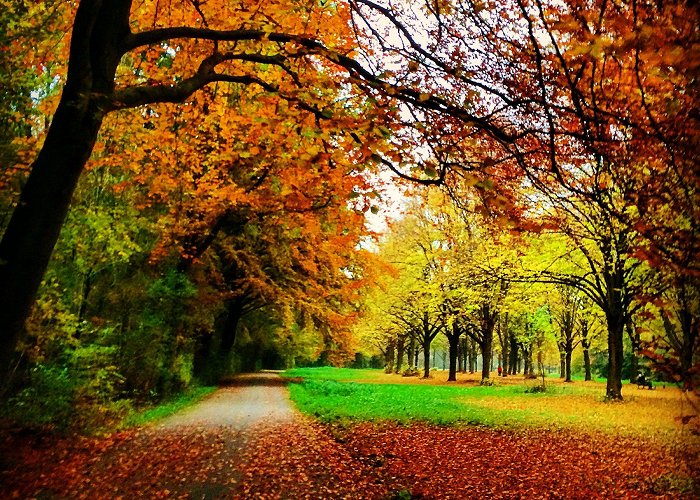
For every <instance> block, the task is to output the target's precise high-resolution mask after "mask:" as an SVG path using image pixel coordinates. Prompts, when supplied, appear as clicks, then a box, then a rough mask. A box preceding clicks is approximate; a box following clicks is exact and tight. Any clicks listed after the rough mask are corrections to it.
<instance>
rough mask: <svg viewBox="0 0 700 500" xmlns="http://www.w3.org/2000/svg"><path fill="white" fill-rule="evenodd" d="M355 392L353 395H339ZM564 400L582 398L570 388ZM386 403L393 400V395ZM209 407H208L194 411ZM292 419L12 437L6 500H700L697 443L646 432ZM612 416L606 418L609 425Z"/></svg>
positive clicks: (8, 437)
mask: <svg viewBox="0 0 700 500" xmlns="http://www.w3.org/2000/svg"><path fill="white" fill-rule="evenodd" d="M312 373H313V374H316V375H318V373H322V372H312ZM336 375H338V376H339V373H335V372H334V373H333V376H336ZM295 380H298V379H295ZM313 385H317V386H319V387H322V388H323V387H325V388H326V389H328V388H329V387H330V388H331V389H329V391H330V392H331V394H332V396H333V397H334V398H335V397H336V396H338V395H339V394H340V393H342V391H343V390H345V391H347V392H346V393H345V395H344V396H343V397H344V398H345V401H346V406H349V407H352V406H359V403H357V401H355V399H354V398H355V397H356V396H357V394H358V393H359V394H360V395H362V394H363V392H362V391H366V392H365V393H364V396H363V397H367V395H368V394H371V391H370V390H389V389H391V390H395V391H396V390H398V391H399V392H401V391H411V390H414V391H416V390H417V391H426V393H427V394H430V395H432V397H434V398H435V399H434V405H433V407H432V408H433V411H438V410H436V408H438V407H439V406H440V404H439V396H445V395H448V394H450V392H449V391H456V392H455V393H454V394H452V396H451V398H452V399H451V400H450V402H448V408H449V406H450V405H451V404H454V405H455V407H454V408H453V409H451V410H449V411H457V410H456V408H459V405H463V404H464V399H465V396H464V394H465V393H466V394H467V396H466V398H467V399H469V400H470V401H471V402H470V404H476V403H475V402H477V401H481V402H482V403H484V402H487V403H488V402H491V403H492V404H498V405H501V404H505V403H508V402H510V403H512V405H515V406H517V405H520V404H526V403H522V402H519V401H518V400H517V398H518V397H522V398H526V399H527V398H529V397H530V396H533V398H530V399H527V401H529V402H532V401H539V402H540V403H542V402H546V401H551V402H552V403H551V404H552V405H555V406H556V404H559V403H557V402H561V401H566V399H565V398H570V397H579V398H587V397H589V396H587V395H586V391H588V390H589V389H587V388H583V389H581V391H580V394H575V395H572V394H567V393H564V392H560V393H556V392H554V393H552V394H549V393H545V394H526V393H525V392H524V389H525V387H524V386H522V387H518V386H517V385H516V384H504V385H496V386H493V387H479V386H477V385H476V384H472V385H471V386H469V385H468V384H462V386H458V387H440V386H439V385H430V384H426V385H422V386H421V385H420V383H419V382H416V383H414V384H413V385H412V384H409V383H407V382H406V383H402V384H394V385H388V384H378V383H376V380H375V382H372V383H358V382H352V383H350V382H348V383H341V382H338V381H337V380H336V381H328V380H325V381H324V380H318V379H317V380H308V381H307V382H305V383H300V382H295V383H293V384H292V385H291V387H292V391H294V390H295V389H299V388H304V387H309V386H313ZM343 386H344V387H345V389H341V387H343ZM263 387H264V389H265V391H266V392H264V393H263V392H260V393H256V394H258V395H257V396H255V397H254V398H253V399H255V398H262V399H265V398H266V397H264V396H262V394H268V396H270V394H271V391H272V392H275V394H279V395H280V397H282V398H284V395H285V394H286V390H285V388H284V387H283V386H281V385H279V384H278V385H277V386H271V385H268V386H261V388H263ZM348 387H349V388H350V389H347V388H348ZM358 388H359V389H358ZM471 389H473V392H471V393H470V392H469V391H470V390H471ZM565 390H566V391H572V390H573V389H570V388H569V387H566V389H561V391H565ZM577 390H578V389H577ZM441 391H442V392H441ZM660 391H661V390H659V393H660ZM647 392H649V391H646V392H645V394H646V393H647ZM408 393H409V392H407V394H408ZM227 394H228V399H226V400H225V401H223V400H222V401H221V403H222V404H221V405H219V407H220V408H221V409H222V411H225V412H229V411H231V409H232V408H234V407H236V405H238V404H239V403H240V400H241V399H242V398H241V396H240V392H239V391H238V390H237V389H234V390H231V391H226V390H222V391H219V392H217V394H216V396H215V397H217V398H224V397H227V396H226V395H227ZM477 394H479V396H478V397H477V396H476V395H477ZM649 394H653V392H649ZM381 396H382V397H384V398H385V399H386V394H385V393H381ZM358 397H359V396H358ZM382 397H375V398H374V400H373V401H374V404H375V406H382V405H383V401H382ZM406 397H407V396H406ZM590 397H597V396H590ZM262 399H260V400H262ZM268 399H269V397H268ZM628 399H632V398H631V397H630V398H628ZM659 399H660V400H661V399H663V398H659ZM206 401H210V399H207V400H206ZM256 401H257V399H256ZM426 401H427V400H424V401H423V403H425V402H426ZM586 401H588V400H586ZM392 404H393V403H392ZM528 404H529V403H528ZM601 404H602V403H601ZM627 404H628V403H623V404H614V405H608V408H610V409H611V410H610V411H613V412H614V411H615V410H620V409H622V408H624V407H625V406H626V405H627ZM629 404H630V405H632V404H636V403H633V402H630V403H629ZM203 405H204V402H203V403H202V404H200V405H197V406H196V407H197V408H199V407H201V406H203ZM389 406H390V405H389ZM414 406H415V408H417V407H418V406H420V405H418V404H415V405H414ZM533 408H534V405H533ZM397 411H398V410H397ZM406 411H418V410H417V409H414V410H409V409H407V410H406ZM504 411H505V412H507V411H510V410H509V409H508V408H506V409H505V410H504V409H503V408H502V407H501V406H498V408H496V409H490V410H488V411H485V412H484V413H486V414H491V415H497V414H498V412H504ZM551 411H553V410H551ZM489 412H491V413H489ZM474 413H475V414H476V413H477V409H476V408H475V409H474ZM446 414H447V413H446ZM292 417H293V418H291V419H289V418H285V419H282V420H279V421H275V419H274V418H272V417H271V416H270V414H261V415H260V417H259V418H260V420H259V423H258V424H255V425H252V426H251V427H249V428H246V429H245V430H243V429H237V428H235V427H233V426H221V425H211V424H210V425H206V426H196V425H192V426H184V427H180V428H178V429H172V428H168V427H167V426H163V425H159V426H146V427H145V428H142V429H130V430H128V431H123V432H120V433H117V434H113V435H111V436H108V437H103V438H79V437H58V436H56V435H49V434H37V433H34V432H23V431H17V432H12V433H4V434H2V435H0V436H1V437H2V439H0V498H13V497H16V498H97V497H99V498H120V497H121V498H135V497H149V498H263V499H267V498H275V499H276V498H367V499H396V498H406V499H408V498H487V497H488V498H618V497H621V498H632V497H633V498H652V497H657V496H664V497H666V498H669V497H671V498H697V497H698V495H700V490H699V489H698V484H700V483H699V482H698V479H699V478H698V474H699V472H700V467H698V465H700V461H699V460H698V448H697V446H691V445H690V443H688V442H686V443H684V445H682V446H679V445H674V444H673V443H670V442H665V443H661V442H658V441H653V440H649V439H647V438H645V437H643V436H642V435H641V434H621V433H611V432H608V431H604V430H595V429H594V428H591V427H589V426H587V424H586V423H585V422H583V423H582V422H579V424H578V425H576V426H570V427H565V426H558V427H556V426H554V427H553V426H549V427H547V426H543V425H530V424H529V423H528V422H524V423H521V424H518V425H512V424H511V425H508V426H498V425H492V423H491V422H490V421H488V420H487V421H485V425H460V424H459V422H457V423H454V422H453V423H452V424H451V425H434V424H432V423H428V419H427V418H420V419H419V418H415V419H413V420H406V421H404V422H394V421H391V420H387V419H385V418H379V419H374V420H373V421H369V422H367V421H364V422H363V421H360V419H359V418H357V417H353V418H352V419H349V418H348V419H346V420H344V421H343V422H342V424H343V425H341V424H339V423H338V420H339V419H336V420H335V423H328V422H326V423H324V422H319V420H318V419H317V418H313V417H309V416H304V415H302V414H300V413H298V412H292ZM493 418H496V417H493ZM601 418H607V417H605V416H604V415H601ZM349 422H352V423H351V424H349Z"/></svg>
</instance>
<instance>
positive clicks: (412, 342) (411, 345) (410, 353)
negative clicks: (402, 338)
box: [406, 335, 416, 368]
mask: <svg viewBox="0 0 700 500" xmlns="http://www.w3.org/2000/svg"><path fill="white" fill-rule="evenodd" d="M415 352H416V339H415V338H414V336H413V335H411V336H410V337H409V339H408V350H407V352H406V360H407V361H408V367H409V368H413V367H414V366H416V365H415V364H414V361H413V360H414V356H415Z"/></svg>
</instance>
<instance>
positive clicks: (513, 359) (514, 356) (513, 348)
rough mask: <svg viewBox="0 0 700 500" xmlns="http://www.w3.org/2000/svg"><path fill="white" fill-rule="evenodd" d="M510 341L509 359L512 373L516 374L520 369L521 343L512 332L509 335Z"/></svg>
mask: <svg viewBox="0 0 700 500" xmlns="http://www.w3.org/2000/svg"><path fill="white" fill-rule="evenodd" d="M508 343H509V344H510V353H509V354H510V356H509V357H510V359H509V367H508V369H509V371H510V374H511V375H516V374H517V373H518V372H519V371H520V370H519V369H518V355H519V352H518V351H519V347H520V346H519V345H518V341H517V340H516V339H515V335H513V334H512V333H511V334H510V335H509V338H508Z"/></svg>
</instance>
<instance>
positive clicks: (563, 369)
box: [557, 342, 566, 378]
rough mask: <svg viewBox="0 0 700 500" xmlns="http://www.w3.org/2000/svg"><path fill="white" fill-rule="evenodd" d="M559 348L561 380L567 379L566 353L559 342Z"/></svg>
mask: <svg viewBox="0 0 700 500" xmlns="http://www.w3.org/2000/svg"><path fill="white" fill-rule="evenodd" d="M557 347H558V348H559V378H565V377H566V351H565V350H564V347H563V346H562V345H561V342H557Z"/></svg>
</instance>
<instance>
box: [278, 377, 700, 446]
mask: <svg viewBox="0 0 700 500" xmlns="http://www.w3.org/2000/svg"><path fill="white" fill-rule="evenodd" d="M285 376H287V377H293V378H295V379H297V380H298V379H302V381H300V382H297V383H293V384H291V385H290V392H291V397H292V399H293V400H294V402H295V403H296V404H297V406H298V407H299V409H300V410H301V411H302V412H304V413H307V414H310V415H313V416H315V417H317V418H319V419H320V420H322V421H326V422H337V421H340V422H343V421H380V420H392V421H396V422H401V423H409V422H412V421H425V422H429V423H434V424H443V425H461V424H471V425H486V426H489V427H496V428H515V429H517V428H519V427H520V428H522V427H547V428H576V429H582V430H588V431H602V432H610V433H615V434H622V435H630V436H640V437H646V438H651V439H657V438H658V439H661V440H663V441H678V440H681V441H682V440H685V439H697V436H694V435H692V434H691V432H690V431H691V429H690V427H689V426H688V425H685V426H684V425H682V424H681V422H680V418H679V417H680V416H681V415H689V414H693V413H695V411H694V410H693V408H692V407H690V403H689V400H688V399H687V396H686V395H683V394H682V393H681V392H680V391H679V390H678V389H676V388H672V387H667V388H658V389H656V390H654V391H649V390H640V389H638V388H637V387H636V386H632V385H626V386H625V387H624V388H623V395H624V397H625V401H624V402H621V403H608V402H605V401H604V399H603V396H604V394H605V384H604V383H600V382H574V383H569V384H565V383H563V382H561V381H559V380H551V379H548V380H547V392H545V393H528V392H526V391H527V390H528V389H529V388H532V387H533V386H535V385H537V384H538V382H536V381H533V380H527V381H525V380H523V378H522V377H517V376H516V377H508V378H507V379H500V378H498V377H495V380H494V385H493V386H481V385H479V384H478V376H476V375H473V376H469V375H462V376H461V378H460V380H459V381H458V382H456V383H454V382H453V383H451V384H449V385H448V384H447V383H446V382H444V380H445V379H446V376H443V374H442V373H439V374H436V376H435V377H434V378H433V379H430V380H421V379H418V378H415V377H400V376H398V375H387V374H384V373H383V372H382V371H381V370H351V369H335V368H308V369H295V370H289V371H287V372H286V373H285ZM694 404H697V401H694ZM699 419H700V417H698V418H695V419H692V420H691V424H692V425H695V426H696V429H697V424H696V423H695V421H696V420H699Z"/></svg>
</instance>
